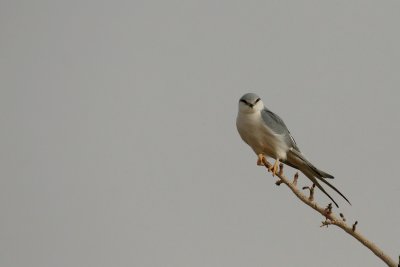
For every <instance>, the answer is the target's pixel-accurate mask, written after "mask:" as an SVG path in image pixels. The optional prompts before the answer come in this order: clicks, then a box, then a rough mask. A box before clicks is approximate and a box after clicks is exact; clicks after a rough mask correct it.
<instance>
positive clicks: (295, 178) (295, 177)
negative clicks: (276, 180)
mask: <svg viewBox="0 0 400 267" xmlns="http://www.w3.org/2000/svg"><path fill="white" fill-rule="evenodd" d="M298 179H299V173H298V172H296V173H295V175H294V177H293V185H294V186H297V180H298Z"/></svg>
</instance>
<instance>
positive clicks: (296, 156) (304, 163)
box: [285, 149, 351, 207]
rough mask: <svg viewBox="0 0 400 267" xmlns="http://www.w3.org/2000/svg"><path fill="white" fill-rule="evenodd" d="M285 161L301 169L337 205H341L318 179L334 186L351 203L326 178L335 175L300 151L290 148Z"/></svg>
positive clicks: (336, 190)
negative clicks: (318, 167)
mask: <svg viewBox="0 0 400 267" xmlns="http://www.w3.org/2000/svg"><path fill="white" fill-rule="evenodd" d="M285 163H286V164H288V165H290V166H292V167H294V168H296V169H298V170H300V171H301V172H303V173H304V174H305V175H306V176H307V177H308V178H309V179H310V180H311V181H312V182H313V183H314V184H315V185H316V186H317V187H318V188H319V189H320V190H321V191H322V192H323V193H324V194H325V195H326V196H327V197H329V198H330V200H332V201H333V203H335V205H336V207H339V206H338V204H337V203H336V201H335V200H334V199H333V198H332V197H331V196H330V195H329V194H328V193H327V192H326V191H325V189H324V188H323V187H322V186H321V184H320V183H319V182H318V180H319V181H321V182H323V183H324V184H326V185H327V186H329V187H330V188H332V189H333V190H334V191H335V192H336V193H338V194H339V195H340V196H341V197H343V198H344V199H345V200H346V201H347V202H348V203H349V204H350V205H351V203H350V201H349V200H348V199H347V198H346V197H345V196H344V195H343V194H342V193H341V192H340V191H339V190H338V189H337V188H336V187H334V186H333V185H332V184H331V183H329V182H328V181H327V180H326V178H329V179H333V176H332V175H330V174H328V173H326V172H323V171H321V170H319V169H317V168H316V167H315V166H314V165H312V164H311V163H310V162H309V161H308V160H307V159H306V158H305V157H304V155H303V154H301V153H300V152H299V151H296V150H294V149H292V150H289V152H288V158H287V160H286V162H285ZM317 179H318V180H317Z"/></svg>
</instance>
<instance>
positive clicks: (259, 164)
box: [257, 154, 264, 166]
mask: <svg viewBox="0 0 400 267" xmlns="http://www.w3.org/2000/svg"><path fill="white" fill-rule="evenodd" d="M263 160H264V155H263V154H258V159H257V165H258V166H264V162H263Z"/></svg>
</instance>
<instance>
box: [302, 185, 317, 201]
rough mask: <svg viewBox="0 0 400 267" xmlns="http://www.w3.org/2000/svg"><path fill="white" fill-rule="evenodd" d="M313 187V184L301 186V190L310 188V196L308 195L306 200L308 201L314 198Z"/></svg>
mask: <svg viewBox="0 0 400 267" xmlns="http://www.w3.org/2000/svg"><path fill="white" fill-rule="evenodd" d="M314 188H315V184H313V185H312V186H311V187H309V186H304V187H303V190H305V189H308V190H310V196H309V197H308V200H310V201H313V200H314Z"/></svg>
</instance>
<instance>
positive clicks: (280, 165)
mask: <svg viewBox="0 0 400 267" xmlns="http://www.w3.org/2000/svg"><path fill="white" fill-rule="evenodd" d="M278 174H279V175H283V163H279V172H278Z"/></svg>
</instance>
